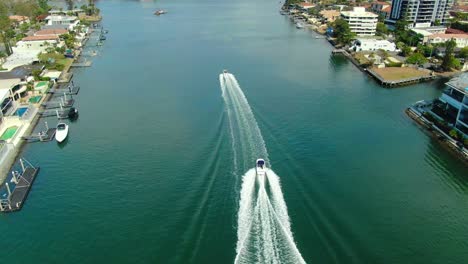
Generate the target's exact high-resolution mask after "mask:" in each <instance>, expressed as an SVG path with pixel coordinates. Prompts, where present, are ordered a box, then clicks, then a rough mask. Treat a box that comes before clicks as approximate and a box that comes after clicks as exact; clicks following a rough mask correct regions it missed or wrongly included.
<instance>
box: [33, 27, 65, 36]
mask: <svg viewBox="0 0 468 264" xmlns="http://www.w3.org/2000/svg"><path fill="white" fill-rule="evenodd" d="M66 33H68V30H66V29H63V28H56V29H53V28H51V29H42V30H39V31H37V32H36V33H34V35H35V36H42V35H62V34H66Z"/></svg>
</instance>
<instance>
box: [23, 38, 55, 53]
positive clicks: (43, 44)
mask: <svg viewBox="0 0 468 264" xmlns="http://www.w3.org/2000/svg"><path fill="white" fill-rule="evenodd" d="M59 44H60V39H59V37H58V36H56V35H41V36H29V37H25V38H23V39H22V40H21V41H18V42H17V43H16V48H17V49H22V50H38V51H43V50H45V49H46V48H47V47H48V46H54V45H58V46H59Z"/></svg>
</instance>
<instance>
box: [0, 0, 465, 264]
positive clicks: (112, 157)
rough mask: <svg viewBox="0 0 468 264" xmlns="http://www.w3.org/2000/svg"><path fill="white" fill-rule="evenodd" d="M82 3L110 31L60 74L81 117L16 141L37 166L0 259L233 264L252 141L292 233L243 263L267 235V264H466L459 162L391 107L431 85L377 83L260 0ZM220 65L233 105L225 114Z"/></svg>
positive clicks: (3, 228) (1, 222)
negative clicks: (64, 135) (82, 63)
mask: <svg viewBox="0 0 468 264" xmlns="http://www.w3.org/2000/svg"><path fill="white" fill-rule="evenodd" d="M98 5H99V7H100V8H101V10H102V14H103V16H104V21H103V25H104V27H105V28H106V29H108V30H109V34H108V36H107V40H106V42H105V44H104V46H103V47H92V48H90V49H91V50H92V49H97V50H98V51H99V55H98V56H96V57H94V59H93V61H94V63H93V66H92V67H91V68H87V69H79V70H77V71H76V72H75V77H74V80H75V83H76V84H78V85H80V86H81V91H80V93H79V95H77V96H76V97H75V99H76V101H77V103H76V106H77V107H78V109H79V111H80V117H79V119H78V120H77V121H76V122H73V123H71V124H70V134H69V139H68V142H67V143H66V145H64V146H57V144H56V143H55V142H50V143H47V144H44V143H36V144H30V145H27V146H26V147H25V149H24V152H23V155H24V156H25V157H27V158H28V159H29V160H30V161H32V162H33V163H35V164H39V165H40V166H41V171H40V174H39V176H38V178H37V179H36V182H35V184H34V186H33V188H32V191H31V193H30V195H29V198H28V200H27V202H26V204H25V206H24V207H23V210H22V211H20V212H18V213H13V214H2V215H0V234H1V240H0V246H1V247H0V248H1V250H2V254H1V263H233V262H234V260H235V259H236V256H237V250H236V248H237V246H238V225H239V224H238V211H239V208H240V205H241V203H242V200H240V194H241V189H242V182H243V179H244V177H243V175H244V173H245V172H246V171H247V170H248V169H250V168H251V167H253V165H254V160H252V158H253V156H254V154H252V153H249V152H248V151H245V150H246V149H248V148H249V144H250V143H251V142H254V143H255V141H258V142H259V143H261V142H260V141H261V140H260V139H261V138H263V140H264V146H263V145H262V144H259V146H261V147H262V149H261V150H262V151H263V152H259V153H267V154H265V155H268V158H269V163H270V164H271V167H272V169H273V170H274V172H275V173H276V174H277V175H278V178H279V180H280V183H281V191H282V195H283V197H284V201H280V202H284V204H286V206H287V212H288V214H289V221H287V217H286V218H284V219H286V220H285V221H284V222H282V223H286V222H287V223H288V224H289V225H290V233H289V234H292V235H291V236H287V235H285V234H286V233H288V232H286V231H288V230H287V227H285V226H284V225H281V226H282V228H284V229H281V230H283V231H284V230H286V231H285V232H283V231H281V232H282V233H281V232H280V233H278V234H279V235H278V237H271V236H265V237H256V233H255V232H252V233H251V234H250V236H249V237H248V240H249V242H248V243H246V244H249V248H248V249H247V250H248V251H249V253H250V254H252V255H253V256H255V255H256V254H258V253H259V252H256V250H257V251H261V250H258V248H261V247H262V246H265V245H262V241H264V242H265V243H266V241H277V243H278V244H279V245H280V246H279V247H277V248H273V249H272V251H268V252H267V253H271V256H275V257H278V256H279V257H281V259H282V262H283V263H287V262H288V260H289V261H290V262H296V261H297V260H298V259H300V258H301V256H302V258H303V259H304V260H305V261H306V262H307V263H463V262H466V260H467V259H468V240H467V237H468V224H467V223H468V210H467V208H468V173H467V170H466V167H464V166H463V165H462V164H461V163H460V162H459V161H457V160H456V159H455V158H453V157H452V156H451V155H450V154H449V153H448V152H447V151H446V150H444V149H443V148H442V147H441V146H439V144H438V143H437V142H435V141H433V140H431V139H430V138H429V137H428V136H427V135H425V134H424V133H423V131H421V130H420V129H419V128H418V127H417V126H416V125H415V124H414V123H413V122H412V121H411V120H410V119H409V118H408V117H406V115H405V114H404V109H405V107H407V106H408V105H410V104H411V103H413V102H415V101H418V100H421V99H431V98H434V97H437V96H438V95H440V93H441V89H442V88H443V82H433V83H427V84H419V85H414V86H411V87H406V88H401V89H392V90H389V89H384V88H382V87H379V86H378V85H377V84H376V83H375V82H374V81H373V80H371V79H369V78H368V77H366V76H365V75H364V74H362V73H361V72H360V71H359V70H357V69H356V67H354V66H353V65H352V64H351V63H350V62H348V61H347V60H345V59H344V58H341V57H332V56H331V55H330V51H331V47H330V45H329V44H328V43H327V42H326V41H325V40H323V39H315V38H314V34H313V33H312V32H309V31H305V30H297V29H296V28H295V27H294V25H293V24H292V23H291V22H290V21H289V20H288V19H287V18H286V17H283V16H281V15H279V13H278V9H279V7H280V4H279V3H278V2H277V1H266V0H259V1H247V0H239V1H215V0H200V1H193V0H180V1H157V2H153V1H124V0H121V1H117V0H115V1H99V2H98ZM157 8H164V9H167V10H168V11H169V12H168V14H166V15H163V16H160V17H157V16H154V15H153V14H152V13H153V12H154V11H155V10H156V9H157ZM225 68H226V69H228V70H229V71H230V72H231V73H233V74H234V76H235V78H236V79H237V81H238V82H239V85H240V87H241V88H242V91H243V93H244V94H245V97H246V98H247V100H248V102H249V106H246V107H239V108H237V109H236V110H235V111H234V113H242V114H245V115H246V116H247V117H246V119H239V120H237V121H239V122H231V121H232V118H233V117H237V118H239V116H237V115H235V114H234V115H229V111H227V110H229V109H230V108H229V107H228V105H226V104H225V100H224V99H223V97H222V93H221V87H220V81H219V74H220V73H221V72H222V70H223V69H225ZM236 98H237V99H239V98H241V97H236ZM244 106H245V105H244ZM248 108H251V110H252V112H251V113H253V116H254V117H255V119H256V123H255V122H254V121H255V120H252V119H251V118H250V117H251V114H249V111H248V110H249V109H248ZM231 110H232V109H231ZM236 111H238V112H236ZM249 116H250V117H249ZM249 118H250V119H249ZM55 122H56V121H54V120H53V119H50V120H49V125H51V124H55ZM245 122H247V123H245ZM242 124H249V127H247V126H241V125H242ZM256 124H258V127H259V130H256V129H255V127H256ZM250 125H252V126H250ZM236 131H237V132H238V133H239V134H238V135H240V136H238V137H236V136H233V133H234V134H235V133H236ZM239 131H240V132H239ZM242 131H244V132H245V131H247V132H249V131H250V132H249V133H251V134H248V133H246V134H245V133H244V134H243V132H242ZM254 132H255V133H257V132H259V133H261V135H260V136H258V133H257V134H255V133H254ZM252 133H254V134H255V135H257V140H253V139H255V138H253V137H250V138H249V137H248V135H254V134H252ZM246 135H247V136H246ZM233 139H236V140H237V141H236V142H234V143H233V142H232V140H233ZM247 139H248V140H253V141H248V142H247V141H244V140H247ZM254 145H255V144H254ZM254 145H252V146H250V148H252V149H256V148H257V145H255V146H254ZM241 148H242V149H241ZM256 150H258V149H256ZM272 193H273V192H272ZM267 195H272V194H271V193H270V194H267ZM254 198H255V197H254ZM273 204H274V206H276V205H275V204H276V203H274V201H273ZM270 216H271V215H270ZM271 217H274V216H271ZM282 219H283V218H282ZM266 220H268V221H266ZM270 220H271V219H268V216H266V218H260V222H255V223H253V224H252V225H254V226H255V230H257V231H258V234H260V233H262V232H263V231H264V230H263V229H267V228H271V226H269V225H270V224H272V225H273V226H274V225H277V226H280V225H279V224H278V223H279V222H278V221H276V220H272V221H270ZM269 221H270V222H269ZM275 221H276V222H275ZM249 226H250V225H249ZM265 234H268V233H265ZM252 241H254V242H252ZM255 241H257V242H259V243H257V244H256V243H255ZM281 243H283V244H284V243H285V244H284V245H282V244H281ZM286 244H287V245H286ZM293 249H297V252H292V251H289V250H293ZM293 251H294V250H293ZM298 252H299V253H298ZM260 253H261V254H264V253H265V252H260ZM298 254H299V257H298ZM265 256H266V255H265ZM265 256H263V257H265ZM289 257H291V258H289ZM294 257H296V260H294ZM273 259H274V258H273ZM248 262H249V261H248V260H247V261H244V263H248Z"/></svg>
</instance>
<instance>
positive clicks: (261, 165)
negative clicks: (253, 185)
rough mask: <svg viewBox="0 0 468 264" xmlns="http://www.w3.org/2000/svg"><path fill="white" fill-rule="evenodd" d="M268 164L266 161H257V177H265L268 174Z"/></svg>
mask: <svg viewBox="0 0 468 264" xmlns="http://www.w3.org/2000/svg"><path fill="white" fill-rule="evenodd" d="M266 170H267V168H266V164H265V160H264V159H257V161H256V162H255V172H256V173H257V176H265V174H266Z"/></svg>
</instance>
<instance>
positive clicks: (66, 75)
mask: <svg viewBox="0 0 468 264" xmlns="http://www.w3.org/2000/svg"><path fill="white" fill-rule="evenodd" d="M94 30H95V29H94V28H93V29H91V28H90V32H89V33H88V35H87V36H86V37H85V38H84V39H83V41H82V46H81V49H78V50H76V52H77V55H76V56H75V57H74V58H73V61H72V63H71V64H70V66H69V67H68V68H66V69H64V70H63V71H62V73H61V74H60V77H59V78H58V79H57V80H56V82H55V83H54V84H53V86H52V87H51V88H50V90H53V89H56V88H57V87H59V86H60V85H63V84H67V83H70V82H71V80H72V79H73V76H74V73H73V70H72V68H73V67H72V65H73V63H75V62H76V61H77V60H78V59H79V58H81V55H82V51H83V50H84V48H85V47H86V44H87V43H88V40H89V38H90V35H91V34H92V33H93V32H94ZM53 96H54V94H53V93H48V92H47V94H46V95H45V97H44V99H43V100H42V101H41V102H40V105H39V106H38V107H37V110H38V112H39V110H44V109H46V108H45V106H43V105H42V104H43V103H46V102H49V101H50V100H51V99H52V98H53ZM38 112H36V115H35V116H34V118H33V119H32V120H31V122H30V123H29V126H28V128H27V130H26V131H25V132H24V134H23V136H22V137H24V136H28V135H29V136H30V135H32V133H33V131H34V130H35V129H36V127H37V125H38V123H39V120H40V119H41V118H42V116H41V115H40V114H39V113H38ZM26 144H28V142H27V141H26V140H24V139H23V138H21V139H20V141H19V143H18V144H17V145H16V146H14V147H13V150H11V153H9V154H8V155H7V156H6V158H5V160H4V161H3V164H4V165H5V166H2V168H0V185H4V184H5V182H6V180H7V178H8V176H9V175H10V173H11V171H12V169H13V167H14V166H15V164H16V163H17V162H18V160H19V158H20V157H21V153H22V152H23V150H24V147H25V146H26Z"/></svg>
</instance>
